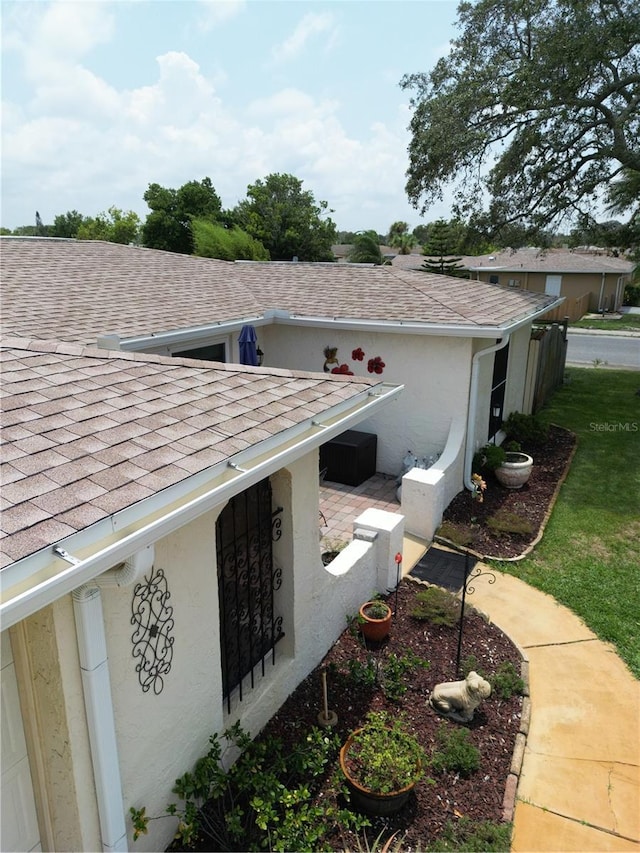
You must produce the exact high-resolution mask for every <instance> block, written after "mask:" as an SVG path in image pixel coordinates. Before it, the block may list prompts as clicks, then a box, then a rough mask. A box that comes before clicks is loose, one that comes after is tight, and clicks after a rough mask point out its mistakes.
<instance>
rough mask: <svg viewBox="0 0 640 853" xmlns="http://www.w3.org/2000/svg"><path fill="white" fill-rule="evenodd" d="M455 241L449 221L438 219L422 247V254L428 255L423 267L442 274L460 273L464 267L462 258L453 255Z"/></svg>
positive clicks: (428, 270)
mask: <svg viewBox="0 0 640 853" xmlns="http://www.w3.org/2000/svg"><path fill="white" fill-rule="evenodd" d="M453 243H454V238H453V235H452V233H451V228H450V226H449V223H448V222H447V221H446V220H444V219H438V220H436V222H434V223H433V225H432V226H431V229H430V232H429V239H428V241H427V243H426V245H425V246H424V248H423V249H422V254H423V255H426V257H425V260H424V263H423V264H422V267H421V269H423V270H426V271H427V272H435V273H440V275H460V271H461V270H463V269H464V268H463V266H462V264H461V263H460V261H461V260H462V258H459V257H453Z"/></svg>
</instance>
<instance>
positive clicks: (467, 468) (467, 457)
mask: <svg viewBox="0 0 640 853" xmlns="http://www.w3.org/2000/svg"><path fill="white" fill-rule="evenodd" d="M508 343H509V335H508V334H506V335H504V337H502V338H501V340H500V341H499V342H498V343H497V344H494V346H492V347H487V348H486V349H482V350H479V351H478V352H477V353H476V354H475V355H474V356H473V358H472V359H471V383H470V386H469V411H468V414H467V441H466V444H465V449H464V485H465V488H466V489H469V491H473V483H472V482H471V474H472V473H473V471H472V470H471V465H472V462H473V454H474V453H475V422H476V413H477V411H478V377H479V375H480V359H481V358H482V357H483V356H485V355H491V354H492V353H495V352H497V351H498V350H501V349H503V348H504V347H506V345H507V344H508Z"/></svg>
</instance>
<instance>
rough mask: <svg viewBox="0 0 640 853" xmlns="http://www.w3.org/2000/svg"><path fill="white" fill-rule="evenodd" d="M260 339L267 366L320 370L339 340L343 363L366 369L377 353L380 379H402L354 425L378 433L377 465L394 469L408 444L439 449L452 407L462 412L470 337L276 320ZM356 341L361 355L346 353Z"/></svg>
mask: <svg viewBox="0 0 640 853" xmlns="http://www.w3.org/2000/svg"><path fill="white" fill-rule="evenodd" d="M266 340H268V345H267V343H266V342H265V353H266V359H265V363H266V364H268V365H269V366H271V367H288V368H295V369H300V370H314V371H322V367H323V364H324V355H323V350H324V348H325V346H334V347H338V355H337V358H338V360H339V362H340V363H343V362H346V363H347V364H349V365H350V369H351V370H353V372H354V374H355V375H357V376H371V375H374V376H375V374H369V373H368V372H367V361H368V359H369V358H372V357H375V356H378V355H379V356H380V357H381V358H382V360H383V361H384V363H385V365H386V367H385V369H384V372H383V374H382V375H381V376H380V378H381V379H383V380H385V381H387V382H391V383H394V384H404V386H405V390H404V392H403V393H402V394H401V395H400V397H399V398H398V399H397V400H396V401H395V402H393V403H391V404H390V405H389V406H386V407H385V408H384V409H383V410H382V411H381V412H380V413H379V414H378V415H376V416H375V417H372V418H370V419H368V420H366V421H363V422H362V423H361V424H359V426H358V427H357V429H358V430H361V431H363V432H373V433H375V434H376V435H377V436H378V458H377V469H378V471H380V472H382V473H385V474H390V475H393V476H396V475H398V474H399V473H400V471H401V468H402V459H403V458H404V456H405V455H406V453H407V450H411V451H412V452H413V453H415V455H416V456H418V457H423V456H430V455H431V454H434V453H436V452H438V453H440V452H442V450H443V449H444V446H445V443H446V441H447V436H448V434H449V428H450V425H451V421H452V418H453V416H454V414H456V413H460V412H461V411H464V412H466V408H467V400H468V395H469V377H470V368H471V341H470V340H469V339H468V338H445V337H434V336H427V335H408V334H400V333H397V332H396V333H392V332H389V333H380V332H350V331H349V332H346V331H339V330H338V331H328V330H319V329H315V328H307V327H300V328H299V327H294V326H285V325H277V324H276V325H275V326H272V327H271V328H270V329H269V334H268V338H266ZM358 347H361V348H362V349H363V350H364V352H365V359H364V361H362V362H357V361H354V360H353V359H352V358H351V353H352V351H353V350H354V349H357V348H358Z"/></svg>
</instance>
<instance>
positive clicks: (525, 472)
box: [494, 441, 533, 489]
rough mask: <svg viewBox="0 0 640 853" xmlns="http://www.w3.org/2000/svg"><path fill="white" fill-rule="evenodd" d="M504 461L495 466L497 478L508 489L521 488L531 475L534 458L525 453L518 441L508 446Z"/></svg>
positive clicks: (511, 442)
mask: <svg viewBox="0 0 640 853" xmlns="http://www.w3.org/2000/svg"><path fill="white" fill-rule="evenodd" d="M505 447H506V450H505V458H504V461H503V462H502V463H501V464H500V465H498V466H497V467H496V468H495V471H494V473H495V475H496V479H497V480H498V482H499V483H501V484H502V485H503V486H505V487H506V488H507V489H521V488H522V487H523V486H524V484H525V483H526V482H527V481H528V479H529V477H530V476H531V469H532V468H533V458H532V457H531V456H529V454H528V453H523V451H522V449H521V447H520V444H518V442H517V441H510V442H509V443H508V444H507V445H506V446H505Z"/></svg>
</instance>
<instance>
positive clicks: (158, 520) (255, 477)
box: [0, 383, 404, 630]
mask: <svg viewBox="0 0 640 853" xmlns="http://www.w3.org/2000/svg"><path fill="white" fill-rule="evenodd" d="M403 389H404V386H403V385H390V384H387V383H380V384H378V385H373V386H371V388H370V389H369V390H368V391H365V392H362V394H359V395H358V396H357V397H354V398H351V400H349V401H345V402H343V403H341V404H339V405H338V406H334V407H332V408H330V409H327V410H326V412H324V413H322V415H319V416H317V417H315V418H309V419H308V420H306V421H305V422H304V423H302V424H299V425H297V426H296V427H292V428H291V429H290V430H286V431H285V432H283V433H281V434H280V435H279V436H275V437H271V438H270V439H267V440H265V441H262V442H260V443H259V444H257V445H255V446H254V447H252V448H251V449H248V450H246V451H243V452H241V453H238V454H236V455H235V456H234V457H232V459H230V460H225V461H224V462H221V463H219V464H218V465H214V466H212V467H211V468H208V469H207V470H206V471H202V472H200V473H198V474H194V475H192V476H191V477H188V478H187V479H185V480H183V481H182V482H180V483H177V484H175V485H174V486H171V487H169V488H167V489H163V490H162V491H161V492H159V493H157V494H155V495H153V496H152V497H149V498H146V499H144V500H142V501H138V502H137V503H136V504H134V505H133V506H131V507H128V508H127V509H124V510H121V511H120V512H117V513H114V514H113V515H112V516H110V517H109V518H107V519H104V520H103V521H100V522H97V523H96V524H93V525H91V526H90V527H87V528H85V529H84V530H81V531H79V532H78V533H75V534H72V535H71V536H68V537H65V538H64V539H62V540H60V541H59V542H56V543H54V544H52V545H51V546H49V547H47V548H43V549H41V550H40V551H37V552H35V553H34V554H30V555H29V556H28V557H25V558H23V559H22V560H18V561H17V562H15V563H13V564H11V565H9V566H6V567H5V568H4V569H2V571H1V572H0V624H1V625H2V630H4V629H5V628H9V627H10V626H11V625H14V624H16V623H17V622H20V621H21V620H22V619H25V618H27V616H29V615H31V614H32V613H35V612H36V611H37V610H40V609H41V608H42V607H45V606H47V605H48V604H51V603H53V602H54V601H56V600H57V599H58V598H60V597H61V596H63V595H66V594H67V593H70V592H72V591H73V590H74V589H76V588H77V587H79V586H82V584H85V583H88V582H90V581H91V580H92V579H93V578H95V577H97V576H98V575H100V574H102V573H103V572H105V571H107V570H108V569H111V568H113V567H114V566H116V565H118V564H119V563H122V562H124V561H125V560H126V559H127V558H128V557H129V556H130V555H131V554H133V553H134V552H135V551H138V550H141V549H142V548H145V547H146V546H148V545H151V544H153V543H154V542H156V541H157V540H158V539H160V538H162V537H164V536H167V535H168V534H170V533H172V532H173V531H175V530H177V529H178V528H180V527H182V526H183V525H185V524H187V523H188V522H190V521H192V520H193V519H195V518H197V517H198V516H200V515H202V514H203V513H205V512H208V511H209V510H211V509H213V508H214V507H216V506H218V505H219V504H221V503H224V502H226V501H228V500H229V499H230V498H232V497H233V496H234V495H236V494H238V493H239V492H241V491H243V490H244V489H246V488H248V487H249V486H252V485H254V484H255V483H257V482H259V481H260V480H262V479H263V478H265V477H268V476H269V475H270V474H273V473H274V472H275V471H278V470H279V469H280V468H282V467H283V466H285V465H287V464H290V463H291V462H293V461H295V460H296V459H298V458H299V457H301V456H303V455H304V454H306V453H308V452H309V451H310V450H312V449H313V448H315V447H318V446H319V445H321V444H324V443H325V442H326V441H328V440H329V439H331V438H333V437H334V436H336V435H339V434H340V433H341V432H344V431H345V430H347V429H349V428H351V427H353V426H355V425H356V424H357V423H359V422H360V421H362V420H364V419H365V418H367V417H369V416H370V415H371V414H373V413H374V412H375V411H377V410H378V409H379V408H381V407H382V406H384V405H387V404H388V403H390V402H391V401H392V400H394V399H396V398H397V397H398V396H399V394H400V393H401V392H402V391H403ZM55 548H62V549H64V551H65V552H66V553H67V554H69V555H70V556H71V558H72V559H73V561H74V562H73V563H70V562H68V561H66V560H65V559H63V558H62V557H61V556H59V554H58V553H56V551H55V550H54V549H55Z"/></svg>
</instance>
